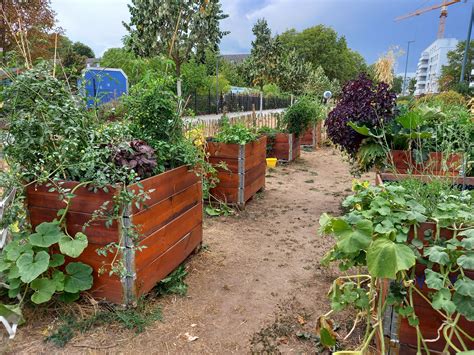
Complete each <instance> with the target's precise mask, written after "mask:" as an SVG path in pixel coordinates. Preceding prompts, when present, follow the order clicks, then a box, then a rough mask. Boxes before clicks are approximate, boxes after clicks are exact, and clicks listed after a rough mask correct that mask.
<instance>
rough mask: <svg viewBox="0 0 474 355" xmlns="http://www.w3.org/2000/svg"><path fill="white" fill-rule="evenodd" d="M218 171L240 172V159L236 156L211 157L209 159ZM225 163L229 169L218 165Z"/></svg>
mask: <svg viewBox="0 0 474 355" xmlns="http://www.w3.org/2000/svg"><path fill="white" fill-rule="evenodd" d="M207 160H208V161H209V163H211V164H212V165H213V166H214V167H215V168H216V169H217V170H218V171H228V172H229V171H230V172H234V173H238V172H239V160H238V159H234V158H221V157H209V158H208V159H207ZM222 163H224V164H225V166H226V168H227V169H223V168H220V167H218V166H217V165H219V164H222Z"/></svg>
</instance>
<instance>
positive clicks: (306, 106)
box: [283, 96, 323, 136]
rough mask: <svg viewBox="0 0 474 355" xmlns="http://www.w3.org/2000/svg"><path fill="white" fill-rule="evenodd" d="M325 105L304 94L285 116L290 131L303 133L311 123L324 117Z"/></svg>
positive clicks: (297, 133) (284, 122)
mask: <svg viewBox="0 0 474 355" xmlns="http://www.w3.org/2000/svg"><path fill="white" fill-rule="evenodd" d="M322 110H323V107H322V105H321V104H318V102H317V101H315V100H313V99H312V98H310V97H306V96H303V97H301V98H299V99H298V100H297V101H296V103H294V104H293V105H291V106H290V107H289V108H288V109H287V110H286V111H285V115H284V116H283V124H284V125H285V127H286V130H287V131H288V132H289V133H293V134H295V135H296V136H300V135H301V134H303V133H304V132H305V131H306V130H307V129H308V127H309V125H310V123H312V122H316V121H318V120H320V119H322Z"/></svg>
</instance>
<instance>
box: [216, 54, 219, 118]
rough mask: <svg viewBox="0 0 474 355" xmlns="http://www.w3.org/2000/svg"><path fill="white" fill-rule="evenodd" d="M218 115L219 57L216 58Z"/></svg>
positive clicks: (217, 105) (217, 111) (217, 106)
mask: <svg viewBox="0 0 474 355" xmlns="http://www.w3.org/2000/svg"><path fill="white" fill-rule="evenodd" d="M216 113H217V114H219V56H218V55H217V56H216Z"/></svg>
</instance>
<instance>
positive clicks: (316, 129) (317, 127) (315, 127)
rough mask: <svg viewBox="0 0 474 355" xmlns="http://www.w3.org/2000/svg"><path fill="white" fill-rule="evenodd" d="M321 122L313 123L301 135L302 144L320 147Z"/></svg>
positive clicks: (314, 147) (308, 146)
mask: <svg viewBox="0 0 474 355" xmlns="http://www.w3.org/2000/svg"><path fill="white" fill-rule="evenodd" d="M321 124H322V123H321V122H318V123H313V124H311V126H310V127H309V128H308V129H307V130H306V132H304V133H303V134H302V135H301V137H300V144H301V145H302V146H304V147H307V148H313V149H316V148H319V147H320V146H321Z"/></svg>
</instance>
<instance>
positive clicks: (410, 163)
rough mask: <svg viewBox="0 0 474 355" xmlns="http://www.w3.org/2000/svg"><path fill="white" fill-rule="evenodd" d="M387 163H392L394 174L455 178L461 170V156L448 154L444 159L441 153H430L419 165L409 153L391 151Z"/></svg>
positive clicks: (405, 151)
mask: <svg viewBox="0 0 474 355" xmlns="http://www.w3.org/2000/svg"><path fill="white" fill-rule="evenodd" d="M388 162H389V164H392V163H393V167H394V170H395V171H394V172H395V173H399V174H407V173H412V174H419V175H425V174H429V175H447V176H457V175H459V174H460V171H461V168H462V155H461V154H450V155H449V156H447V157H446V156H443V153H441V152H431V153H429V157H428V159H427V160H426V161H425V162H424V163H422V164H419V163H417V162H416V161H415V160H414V159H413V156H412V154H411V152H410V151H407V150H392V151H390V156H389V157H388Z"/></svg>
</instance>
